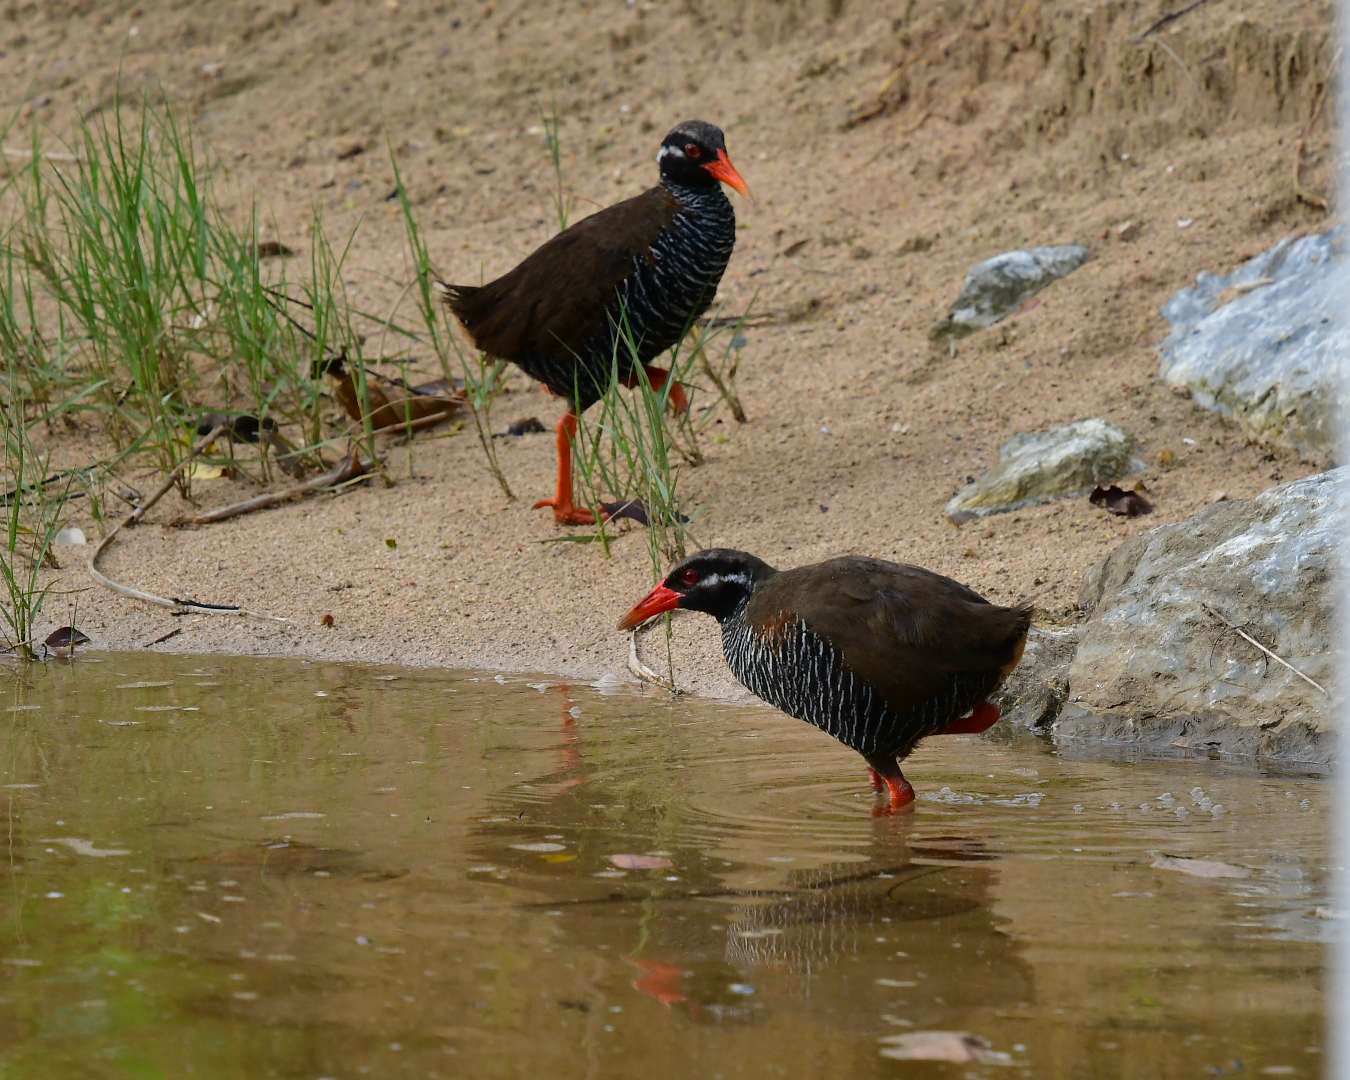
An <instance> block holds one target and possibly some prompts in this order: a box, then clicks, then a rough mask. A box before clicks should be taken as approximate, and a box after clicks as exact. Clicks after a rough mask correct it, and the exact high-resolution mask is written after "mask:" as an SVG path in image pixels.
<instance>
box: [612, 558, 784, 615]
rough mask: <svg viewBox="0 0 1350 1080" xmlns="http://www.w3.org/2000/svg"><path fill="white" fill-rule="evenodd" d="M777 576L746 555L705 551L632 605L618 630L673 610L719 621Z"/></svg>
mask: <svg viewBox="0 0 1350 1080" xmlns="http://www.w3.org/2000/svg"><path fill="white" fill-rule="evenodd" d="M777 573H778V571H777V570H775V569H774V568H773V567H772V566H770V565H769V564H768V563H766V562H765V561H764V560H763V559H757V558H755V557H754V556H753V555H751V554H749V553H748V552H745V551H733V550H731V549H730V548H707V549H706V550H704V551H699V552H696V553H695V554H693V555H690V556H689V558H687V559H685V560H684V561H682V562H679V563H676V564H675V566H674V567H673V568H672V569H671V571H670V573H669V574H667V575H666V580H665V581H663V582H661V584H660V585H658V586H657V587H656V588H654V589H653V590H652V591H651V592H649V593H648V594H647V595H646V596H645V597H643V599H642V600H640V601H639V602H638V603H637V604H635V605H633V609H632V610H631V611H630V612H629V613H628V614H627V615H625V616H624V618H623V621H622V622H620V623H619V629H620V630H629V629H631V628H632V627H634V626H639V625H641V624H642V623H644V622H646V621H647V620H648V619H650V618H653V617H654V616H657V615H660V614H661V613H662V612H664V611H670V610H672V609H674V608H685V609H686V610H688V611H703V612H706V613H707V614H709V615H711V616H712V617H713V618H714V619H716V620H717V621H718V622H722V621H723V620H725V619H727V618H730V617H731V615H732V614H734V613H735V611H736V609H737V608H738V607H740V606H741V604H743V603H745V602H746V601H747V600H748V599H749V598H750V595H751V593H753V592H754V591H755V586H756V585H758V584H759V583H760V582H761V581H767V580H768V579H769V578H771V577H773V576H774V575H775V574H777Z"/></svg>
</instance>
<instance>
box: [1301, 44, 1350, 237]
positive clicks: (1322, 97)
mask: <svg viewBox="0 0 1350 1080" xmlns="http://www.w3.org/2000/svg"><path fill="white" fill-rule="evenodd" d="M1340 62H1341V50H1340V49H1337V50H1336V55H1335V56H1333V57H1332V58H1331V63H1330V64H1329V65H1328V66H1327V77H1326V81H1325V82H1323V83H1322V92H1321V93H1320V94H1318V95H1317V103H1316V104H1315V105H1313V111H1312V115H1311V116H1310V117H1308V122H1307V123H1306V124H1305V125H1304V126H1303V132H1302V134H1300V135H1299V137H1298V143H1297V144H1296V145H1295V146H1294V201H1295V202H1302V203H1307V204H1308V205H1309V206H1312V207H1316V208H1317V209H1318V210H1321V211H1322V212H1323V213H1326V212H1327V211H1328V210H1329V209H1330V207H1329V206H1328V205H1327V201H1326V199H1324V198H1322V197H1321V196H1320V195H1314V194H1313V193H1312V192H1311V191H1305V190H1304V188H1303V151H1304V149H1305V148H1306V146H1307V144H1308V136H1309V135H1311V134H1312V129H1313V125H1314V124H1316V123H1317V118H1318V117H1319V116H1321V115H1322V106H1323V105H1325V104H1326V100H1327V92H1328V91H1329V90H1330V89H1331V80H1332V79H1333V78H1335V76H1336V66H1337V65H1338V64H1339V63H1340Z"/></svg>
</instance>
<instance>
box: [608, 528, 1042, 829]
mask: <svg viewBox="0 0 1350 1080" xmlns="http://www.w3.org/2000/svg"><path fill="white" fill-rule="evenodd" d="M675 608H685V609H687V610H690V611H703V612H706V613H707V614H709V615H711V616H712V617H713V618H715V619H716V620H717V621H718V622H719V623H721V625H722V651H723V654H724V655H725V656H726V660H727V664H728V666H729V667H730V668H731V672H732V674H733V675H735V676H736V678H737V679H739V680H740V681H741V683H743V684H744V685H745V687H746V688H747V689H749V690H750V691H751V692H753V693H754V694H756V695H758V696H759V697H761V698H763V699H764V700H765V701H767V702H768V703H769V704H770V705H773V706H774V707H775V708H778V709H781V710H782V711H783V712H785V713H787V714H788V715H789V716H795V717H797V719H799V720H805V721H807V722H808V723H811V724H814V725H815V726H816V727H818V728H820V729H821V730H822V731H826V732H828V733H829V734H831V735H833V736H834V737H835V738H836V739H838V740H839V741H840V742H841V743H843V744H844V745H845V746H847V747H850V748H851V749H853V750H856V751H858V753H860V754H861V755H862V756H863V758H864V759H865V760H866V761H867V764H868V766H869V769H870V771H871V779H872V790H873V791H881V790H882V788H883V786H884V787H886V788H888V789H889V793H890V804H889V807H887V808H880V807H879V808H878V810H877V812H879V813H885V812H887V811H889V812H891V813H894V812H895V811H898V810H902V809H904V808H905V807H907V806H909V805H910V804H911V803H913V801H914V789H913V788H912V787H911V786H910V784H909V781H908V780H906V779H905V777H904V775H903V773H902V772H901V771H900V763H901V762H902V761H904V760H905V758H906V757H908V756H909V754H910V753H911V752H912V751H913V749H914V747H915V746H916V745H917V744H918V742H919V740H920V739H923V738H926V737H927V736H929V735H944V734H945V735H959V734H973V733H976V732H981V731H984V730H986V729H988V728H989V727H991V726H993V725H994V724H995V723H997V722H998V718H999V709H998V706H997V705H995V704H994V703H993V702H992V701H990V700H989V695H990V694H992V693H994V691H995V690H997V689H998V688H999V686H1000V685H1001V684H1002V683H1003V680H1004V679H1005V678H1007V676H1008V675H1009V674H1011V672H1012V670H1013V669H1014V668H1015V667H1016V666H1017V664H1018V662H1019V661H1020V660H1021V658H1022V649H1023V647H1024V646H1025V644H1026V639H1027V631H1028V629H1029V628H1030V625H1031V608H1030V607H1000V606H998V605H997V604H991V603H990V602H989V601H988V600H986V599H984V597H982V596H980V594H979V593H977V592H975V591H974V590H972V589H968V588H966V586H964V585H962V584H960V583H959V582H956V581H953V580H952V579H951V578H947V577H943V576H942V575H940V574H934V573H932V572H931V571H928V570H924V569H922V568H920V567H917V566H907V565H904V564H901V563H892V562H886V561H885V560H883V559H869V558H862V557H857V556H846V557H843V558H838V559H829V560H828V561H826V562H822V563H815V564H813V565H810V566H800V567H797V568H796V569H795V570H775V569H774V568H773V567H772V566H770V565H769V564H768V563H766V562H764V561H763V560H762V559H757V558H755V556H753V555H750V554H748V553H746V552H744V551H732V550H728V549H724V548H710V549H708V550H705V551H700V552H698V553H697V554H694V555H691V556H690V557H689V558H687V559H685V560H684V561H682V562H680V563H678V564H676V566H675V567H674V568H673V569H672V570H671V571H670V573H669V574H668V575H667V576H666V579H665V581H663V582H662V583H661V584H660V585H658V586H657V587H656V588H655V589H653V590H652V591H651V592H650V593H648V594H647V596H646V597H644V598H643V599H642V600H640V601H639V602H638V603H637V604H635V605H634V606H633V608H632V610H631V611H629V612H628V614H627V615H626V616H624V618H623V620H622V621H621V622H620V623H619V629H621V630H627V629H631V628H633V627H636V626H639V625H641V624H642V623H644V622H646V621H647V620H648V619H650V618H653V617H654V616H656V615H660V614H661V613H662V612H665V611H671V610H673V609H675Z"/></svg>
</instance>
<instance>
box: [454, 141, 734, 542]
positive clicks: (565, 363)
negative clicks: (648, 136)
mask: <svg viewBox="0 0 1350 1080" xmlns="http://www.w3.org/2000/svg"><path fill="white" fill-rule="evenodd" d="M656 163H657V166H658V168H659V169H660V175H661V180H660V183H659V184H658V185H657V186H656V187H654V188H651V189H650V190H648V191H644V192H643V193H642V194H641V195H637V196H635V197H633V198H631V199H627V200H625V201H624V202H621V203H616V204H615V205H614V206H611V207H608V208H607V209H605V210H601V211H600V212H599V213H596V214H593V215H591V216H590V217H588V218H584V219H583V220H581V221H579V222H577V223H576V224H575V225H573V226H571V227H570V228H568V229H566V230H564V231H563V232H561V233H559V234H558V235H557V236H555V237H554V238H553V239H552V240H550V241H549V242H548V243H546V244H544V245H543V247H541V248H539V249H538V250H537V251H535V252H534V253H533V254H532V255H530V256H529V257H528V258H527V259H526V260H525V261H524V262H522V263H521V264H520V265H519V266H517V267H516V268H515V269H514V270H511V271H509V272H508V273H506V274H503V275H502V276H501V277H499V278H497V279H496V280H495V281H491V282H489V283H488V284H486V285H482V286H474V285H445V286H443V289H444V293H445V300H446V303H447V304H448V305H449V307H450V310H451V311H452V312H454V314H455V317H456V318H457V319H458V320H459V322H460V324H461V325H462V326H463V327H464V330H465V332H466V333H467V334H468V335H469V337H470V338H472V339H473V342H474V344H475V345H476V346H477V347H478V348H479V349H481V350H482V351H483V352H485V353H487V354H488V355H489V356H494V357H496V358H498V359H501V360H509V361H511V362H512V363H514V364H515V365H516V366H517V367H519V368H520V369H521V370H522V371H524V372H525V374H527V375H529V376H530V377H531V378H534V379H538V380H539V381H540V382H542V383H543V384H544V385H545V386H547V387H548V389H549V390H550V391H552V392H553V393H554V394H557V395H559V396H560V397H563V398H565V399H566V400H567V403H568V407H567V411H566V412H565V413H564V414H563V417H562V419H561V420H559V421H558V486H557V490H556V491H555V493H554V495H553V498H551V499H541V500H540V501H539V502H538V503H536V504H535V509H538V508H539V507H542V506H551V507H553V517H554V520H555V521H557V522H558V523H559V524H562V525H583V524H588V523H591V522H593V521H594V520H595V519H594V515H592V513H591V512H590V511H589V510H586V509H584V508H581V507H578V506H576V505H575V503H574V502H573V496H572V441H573V439H574V438H575V436H576V430H577V417H578V416H579V415H580V414H581V413H583V412H585V411H586V409H588V408H589V407H590V406H592V405H594V404H595V402H597V401H598V400H599V399H600V398H601V397H602V396H604V393H605V391H606V390H607V389H608V387H609V384H610V381H611V378H612V377H613V373H614V362H615V359H616V358H617V361H618V376H619V379H620V381H621V382H622V383H623V384H624V385H625V386H633V385H635V383H636V382H637V380H638V374H637V367H638V365H641V366H642V368H643V369H644V370H645V371H646V374H647V378H648V380H649V382H650V385H651V387H652V389H653V390H660V389H661V388H662V387H663V386H664V385H665V383H666V380H667V378H668V377H669V374H670V373H669V372H668V371H666V370H665V369H663V368H657V367H652V366H650V363H649V362H650V361H652V360H654V359H655V358H656V357H658V356H659V355H660V354H661V353H663V352H665V351H666V350H667V349H669V348H671V347H672V346H674V345H676V344H678V343H679V341H680V339H681V338H682V337H683V336H684V334H685V333H686V331H687V330H688V329H689V327H690V325H691V324H692V323H693V320H694V319H695V318H697V317H698V316H699V315H701V314H703V312H704V311H706V310H707V309H708V307H709V305H710V304H711V303H712V300H713V297H714V295H715V294H716V293H717V285H718V283H719V282H720V281H721V280H722V273H723V272H724V271H725V270H726V268H727V262H728V261H729V260H730V258H731V249H732V247H734V246H735V243H736V214H735V212H734V211H733V210H732V208H731V202H730V200H728V199H727V197H726V195H725V194H724V193H723V191H722V187H721V185H722V184H723V183H725V184H728V185H730V186H731V187H732V188H734V189H735V190H736V191H738V192H739V193H740V194H742V195H746V196H748V195H749V194H750V188H749V186H748V185H747V184H746V182H745V181H744V180H742V179H741V174H740V173H738V172H737V171H736V168H735V166H733V165H732V164H731V159H730V158H729V157H727V150H726V141H725V139H724V138H723V135H722V130H721V128H718V127H716V126H714V125H713V124H709V123H705V122H704V121H702V120H690V121H687V122H685V123H683V124H680V125H678V126H677V127H675V128H674V129H672V130H671V132H670V134H669V135H667V136H666V137H665V139H663V140H662V142H661V149H660V151H659V152H658V154H657V157H656ZM628 338H631V340H632V341H633V342H634V343H635V345H636V352H637V355H636V356H634V355H633V352H632V350H630V349H629V348H628V347H627V345H626V339H628ZM669 398H670V403H671V405H672V406H673V407H674V408H675V409H677V410H680V411H683V410H684V409H687V408H688V400H687V399H686V397H685V394H684V391H683V389H681V387H680V386H679V385H678V384H677V385H675V386H672V387H671V388H670V394H669Z"/></svg>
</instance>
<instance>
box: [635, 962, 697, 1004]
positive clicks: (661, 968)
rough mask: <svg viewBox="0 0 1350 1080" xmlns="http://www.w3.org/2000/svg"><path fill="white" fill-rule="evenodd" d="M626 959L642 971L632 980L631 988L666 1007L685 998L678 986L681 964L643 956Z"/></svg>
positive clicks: (680, 976)
mask: <svg viewBox="0 0 1350 1080" xmlns="http://www.w3.org/2000/svg"><path fill="white" fill-rule="evenodd" d="M626 959H627V960H628V962H629V963H630V964H632V965H633V966H634V967H635V968H637V969H638V971H640V972H641V973H642V974H640V975H639V976H638V977H637V978H636V979H634V980H633V989H634V990H636V991H637V992H638V993H639V994H646V995H647V996H648V997H649V998H654V999H655V1000H657V1001H659V1002H660V1003H661V1004H662V1005H664V1006H665V1007H666V1008H670V1006H672V1005H674V1004H675V1003H676V1002H677V1001H685V1000H687V999H686V998H685V996H684V991H683V990H682V989H681V987H680V984H681V983H682V982H683V981H684V965H683V964H667V963H664V962H663V961H661V960H650V959H648V958H646V957H643V956H629V957H627V958H626Z"/></svg>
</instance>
